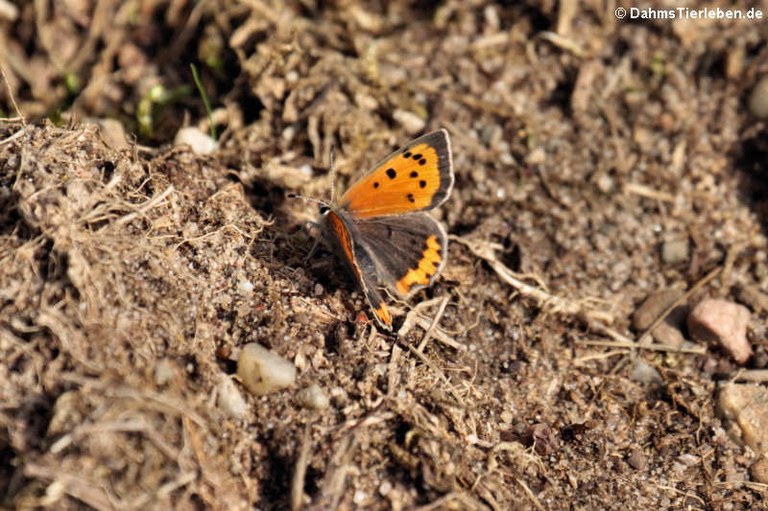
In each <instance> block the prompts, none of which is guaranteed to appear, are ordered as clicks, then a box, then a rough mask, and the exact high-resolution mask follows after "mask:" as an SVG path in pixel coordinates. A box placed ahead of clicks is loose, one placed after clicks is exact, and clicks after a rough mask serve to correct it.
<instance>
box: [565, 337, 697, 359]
mask: <svg viewBox="0 0 768 511" xmlns="http://www.w3.org/2000/svg"><path fill="white" fill-rule="evenodd" d="M574 342H575V343H576V344H584V345H585V346H606V347H610V348H626V349H631V350H637V349H640V350H649V351H665V352H672V353H690V354H693V355H706V353H707V349H706V348H705V347H704V346H701V347H698V348H677V347H675V346H669V345H667V344H638V343H636V342H634V341H582V340H576V341H574Z"/></svg>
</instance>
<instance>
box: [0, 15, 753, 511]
mask: <svg viewBox="0 0 768 511" xmlns="http://www.w3.org/2000/svg"><path fill="white" fill-rule="evenodd" d="M20 4H23V5H20V6H18V5H17V6H16V7H15V8H10V9H9V8H8V5H11V4H9V3H8V2H6V1H0V7H2V8H3V9H0V67H2V69H3V76H2V80H1V81H0V117H3V118H4V120H3V121H0V205H1V207H0V354H2V363H0V396H2V397H1V399H0V495H2V499H3V500H2V504H3V506H7V507H16V508H32V507H36V508H39V507H42V508H51V509H83V508H95V509H290V508H293V509H396V510H399V509H424V510H426V509H493V510H509V509H547V510H549V509H552V510H557V509H622V510H648V509H724V510H725V509H727V510H738V509H757V508H759V507H760V506H763V505H764V504H763V497H764V494H765V491H766V487H765V485H763V484H761V483H759V482H756V481H754V480H752V476H751V474H750V473H749V467H750V466H751V465H752V464H753V463H754V461H755V460H756V458H757V454H756V453H754V452H752V451H751V450H750V449H748V448H746V447H743V446H741V445H739V444H738V443H737V442H736V441H735V440H734V439H732V438H731V437H730V436H728V435H727V434H726V431H725V427H724V425H723V423H722V422H721V420H720V418H718V416H717V414H716V413H715V402H716V397H717V394H718V387H719V385H720V384H721V382H723V381H727V380H729V379H730V378H732V377H733V376H734V375H735V374H736V372H737V371H738V370H740V369H743V368H740V367H739V366H737V365H736V364H735V363H733V362H732V361H730V360H729V358H728V357H727V355H725V354H724V353H722V352H721V351H718V350H717V349H716V348H715V347H713V346H701V345H695V344H689V345H685V346H684V348H688V349H685V350H682V351H680V350H677V351H675V350H672V351H664V350H662V349H660V347H659V346H658V345H655V344H650V345H649V344H645V345H644V347H643V349H636V348H634V347H633V346H635V344H634V343H633V342H627V340H628V341H635V340H637V339H638V338H639V337H640V336H641V334H642V333H643V332H638V331H634V330H633V327H632V314H633V312H634V311H635V310H636V309H637V307H638V306H639V304H640V303H642V302H643V301H644V300H645V299H646V298H647V297H648V296H649V295H652V294H654V293H657V292H659V291H668V290H674V289H680V290H689V289H691V288H693V287H694V286H696V285H697V284H700V285H699V287H698V288H696V289H695V292H694V293H692V294H691V296H690V297H689V299H688V302H689V303H694V302H695V301H696V300H698V299H701V298H702V297H705V296H714V297H720V298H726V299H729V300H735V301H740V300H741V301H744V300H743V299H742V298H740V297H742V296H744V295H743V293H741V291H740V290H743V289H749V290H750V292H751V293H752V294H751V295H750V296H754V293H758V295H759V293H768V261H767V260H766V225H768V171H766V165H765V162H766V158H767V157H768V145H766V140H767V138H766V135H767V134H766V125H765V123H764V122H763V121H760V120H759V119H756V118H755V117H753V116H751V115H750V112H749V109H748V107H747V104H748V97H749V94H750V91H751V90H752V88H753V87H754V85H755V83H756V82H757V80H758V79H759V77H760V76H761V74H762V73H765V72H766V71H768V46H766V44H765V31H764V27H765V25H764V23H761V22H755V21H746V20H743V21H727V20H674V21H670V20H657V21H641V20H635V21H618V20H617V19H616V17H615V16H614V13H613V10H612V8H610V9H604V8H603V6H602V4H600V3H577V2H572V1H570V0H564V1H561V2H559V3H556V2H549V1H545V2H540V3H539V2H532V1H529V2H524V3H520V4H512V5H510V4H508V3H506V2H500V3H494V2H484V1H472V2H464V1H458V0H456V1H446V2H440V3H433V2H405V1H395V2H360V1H356V0H345V1H339V2H319V1H316V0H301V1H299V0H297V1H294V2H289V3H287V5H286V4H284V2H281V1H278V0H274V1H265V0H249V1H247V2H246V1H243V2H235V1H233V0H223V1H220V2H212V1H207V2H206V1H202V2H197V1H192V0H173V1H170V0H151V1H150V0H145V1H139V0H134V1H124V2H117V1H111V0H100V1H94V0H68V1H66V2H27V3H20ZM13 5H16V4H13ZM748 7H749V6H747V5H740V8H742V9H744V10H746V9H747V8H748ZM765 14H768V13H765ZM190 63H194V64H195V65H196V68H197V71H198V74H199V76H200V84H201V87H202V88H203V89H204V91H205V95H206V97H207V100H208V101H209V103H210V105H211V109H212V112H211V115H210V117H209V116H207V115H206V109H205V107H204V103H203V100H202V99H201V94H200V93H199V92H198V89H197V87H196V86H195V81H194V80H193V78H192V74H191V72H190V67H189V64H190ZM104 119H115V120H117V121H119V124H118V123H114V122H105V121H104ZM211 122H212V123H213V124H214V126H215V128H216V130H217V132H218V139H219V143H220V145H219V149H218V150H217V151H216V152H215V153H213V154H211V155H208V156H201V155H197V154H195V153H194V152H192V150H190V148H189V147H187V146H183V145H181V146H170V145H169V144H170V143H171V142H172V140H173V136H174V134H175V133H176V131H177V130H178V129H179V128H180V127H182V126H183V125H193V126H197V127H199V128H200V129H201V130H202V131H204V132H207V131H208V129H209V128H210V125H211ZM99 124H100V126H101V127H98V125H99ZM439 127H445V128H446V129H447V130H448V131H449V132H450V133H451V137H452V145H453V158H454V165H455V171H456V185H455V188H454V191H453V194H452V196H451V198H450V199H449V201H448V202H447V203H446V204H445V205H444V206H443V207H442V208H441V209H440V210H439V211H437V212H436V215H437V217H438V218H440V219H441V220H442V221H443V222H444V224H445V225H446V227H447V229H448V232H449V233H450V234H451V235H452V239H453V240H454V241H453V242H452V244H451V246H450V250H449V263H448V267H447V268H446V270H445V271H444V273H443V275H442V276H441V278H440V279H439V280H438V282H437V283H436V285H434V286H433V287H431V288H430V289H428V290H425V291H423V292H421V293H420V294H418V295H417V296H416V297H414V299H413V300H411V301H410V302H409V303H401V304H395V306H394V308H395V309H396V310H397V312H398V314H399V315H398V316H397V317H396V318H395V324H396V327H397V328H398V329H400V328H401V327H403V326H405V327H407V328H403V329H402V330H401V333H400V335H394V334H393V335H388V334H385V333H382V332H380V331H378V330H377V329H376V327H375V325H374V324H372V323H371V321H370V320H369V319H368V311H367V310H366V305H365V302H364V300H363V297H362V296H361V294H360V293H359V292H357V291H355V289H354V287H353V285H351V283H350V282H349V280H348V279H347V278H346V277H345V275H344V273H343V272H342V271H341V270H340V268H341V267H340V266H339V265H338V264H337V262H336V261H334V260H333V259H332V258H331V257H327V256H328V253H327V252H326V251H324V250H323V249H322V248H321V249H320V250H319V252H318V254H317V256H316V257H314V258H312V259H310V260H308V261H306V262H305V260H304V258H305V256H306V255H307V253H308V252H309V250H310V248H311V246H312V244H313V238H314V237H316V234H317V233H316V232H315V230H314V229H313V228H312V224H311V222H312V221H314V220H316V218H317V217H316V207H315V206H314V205H313V204H311V203H305V202H303V201H298V200H288V199H286V196H287V194H288V193H301V194H303V195H308V196H314V197H320V198H328V197H329V196H330V194H331V188H332V187H333V185H334V183H335V181H334V180H333V177H332V175H331V173H330V172H329V166H330V160H329V158H330V152H331V148H332V147H333V148H335V167H336V169H337V181H338V183H339V188H341V187H343V186H344V184H346V183H348V182H349V180H350V178H352V177H354V176H356V175H357V174H358V173H359V172H361V171H364V170H365V169H366V168H368V167H369V166H370V165H372V164H374V163H375V162H376V161H378V160H379V159H380V158H381V157H383V156H384V155H386V154H387V153H388V152H389V151H391V150H392V149H394V148H395V147H397V146H398V145H401V144H403V143H405V142H407V141H408V140H410V139H411V138H414V137H415V136H417V135H419V134H421V133H424V132H427V131H429V130H432V129H437V128H439ZM121 130H125V132H127V133H130V134H132V135H131V136H129V137H128V139H127V140H125V139H124V138H123V137H122V133H121ZM665 248H666V249H668V250H669V251H670V252H674V254H673V255H669V254H667V253H666V252H665ZM673 249H674V250H673ZM665 254H667V255H665ZM513 272H517V273H513ZM713 272H714V273H713ZM515 276H516V278H517V279H518V280H517V281H515V280H512V279H513V277H515ZM702 281H703V282H702ZM520 283H524V284H526V285H527V286H528V287H524V286H521V285H520ZM763 303H764V302H763ZM417 304H421V305H418V306H417ZM759 304H760V302H759V301H755V302H752V303H745V305H747V306H748V307H749V308H750V311H751V313H752V320H751V323H750V330H749V336H750V337H749V340H750V342H751V343H752V348H753V350H754V355H753V356H752V358H751V359H750V360H749V361H748V362H747V365H746V369H761V368H764V367H765V366H766V365H767V364H768V357H767V356H766V344H768V338H767V337H766V328H765V319H766V315H767V314H768V311H766V310H765V309H764V308H761V307H760V305H759ZM441 307H443V308H441ZM433 322H434V323H435V325H434V326H431V325H432V323H433ZM682 333H683V335H687V332H685V330H684V329H683V330H682ZM622 339H626V340H624V341H622ZM250 342H258V343H260V344H262V345H264V346H266V347H268V348H269V349H271V350H272V351H274V352H275V353H277V354H279V355H281V356H282V357H284V358H286V359H288V360H290V361H292V362H293V363H294V364H295V366H296V367H297V369H298V378H297V381H296V383H295V384H294V385H293V386H292V387H290V388H289V389H287V390H283V391H280V392H277V393H274V394H271V395H268V396H264V397H255V396H251V395H248V394H247V392H246V390H245V389H244V388H243V387H242V385H240V384H239V383H237V382H236V381H235V385H234V387H233V386H232V385H230V384H228V383H227V379H231V378H233V376H234V374H235V372H236V362H235V360H236V358H237V355H238V352H239V350H240V349H241V347H242V346H244V345H245V344H247V343H250ZM661 348H663V347H661ZM642 375H646V376H642ZM648 375H650V376H648ZM312 384H317V385H318V386H319V387H320V388H321V389H323V391H324V392H325V393H326V394H327V396H328V397H329V398H330V406H329V407H328V408H327V409H322V410H315V409H310V408H308V407H306V406H305V405H304V400H303V399H302V398H301V393H300V390H301V389H304V388H306V387H308V386H310V385H312ZM233 389H234V390H233ZM233 392H236V393H239V394H241V395H242V396H243V397H244V398H245V399H246V404H247V406H246V408H245V412H244V414H239V413H237V411H236V410H233V409H232V407H231V406H227V405H226V403H229V402H231V400H232V399H233V398H232V396H231V394H232V393H233ZM297 474H298V476H297Z"/></svg>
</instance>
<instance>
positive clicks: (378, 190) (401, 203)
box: [339, 129, 453, 219]
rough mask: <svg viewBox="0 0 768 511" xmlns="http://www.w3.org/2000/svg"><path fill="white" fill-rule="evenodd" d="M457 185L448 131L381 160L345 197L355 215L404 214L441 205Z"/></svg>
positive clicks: (341, 204) (345, 206)
mask: <svg viewBox="0 0 768 511" xmlns="http://www.w3.org/2000/svg"><path fill="white" fill-rule="evenodd" d="M452 187H453V170H452V162H451V147H450V140H449V139H448V132H447V131H445V130H442V129H441V130H438V131H435V132H432V133H429V134H428V135H424V136H423V137H421V138H418V139H416V140H414V141H413V142H411V143H409V144H408V145H406V146H405V147H403V148H402V149H399V150H397V151H395V152H394V153H392V154H391V155H389V156H388V157H387V158H385V159H384V160H383V161H382V162H380V163H379V164H378V165H377V166H376V167H374V169H373V170H371V171H370V172H368V173H367V174H366V175H365V176H363V177H362V178H361V179H360V180H359V181H357V182H356V183H355V184H353V185H352V186H351V187H350V188H349V190H347V192H346V193H345V194H344V195H343V196H342V197H341V200H340V201H339V207H340V208H342V209H345V210H347V211H348V212H349V213H350V214H351V215H353V216H354V217H355V218H360V219H366V218H372V217H377V216H391V215H403V214H406V213H413V212H416V211H425V210H429V209H432V208H434V207H437V206H439V205H440V204H442V203H443V201H445V199H446V198H447V197H448V194H449V193H450V192H451V188H452Z"/></svg>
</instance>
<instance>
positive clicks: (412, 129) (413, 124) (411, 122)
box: [392, 108, 427, 135]
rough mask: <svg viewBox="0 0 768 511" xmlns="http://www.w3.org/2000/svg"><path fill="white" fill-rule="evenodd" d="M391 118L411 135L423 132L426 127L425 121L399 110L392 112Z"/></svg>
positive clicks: (411, 113)
mask: <svg viewBox="0 0 768 511" xmlns="http://www.w3.org/2000/svg"><path fill="white" fill-rule="evenodd" d="M392 117H393V118H394V119H395V120H396V121H397V122H398V123H400V125H401V126H402V127H403V129H405V131H406V132H408V133H409V134H411V135H413V134H414V133H418V132H419V131H421V130H423V129H424V126H426V125H427V123H426V121H425V120H424V119H422V118H421V117H419V116H418V115H416V114H415V113H413V112H409V111H407V110H401V109H399V108H398V109H397V110H395V111H394V112H392Z"/></svg>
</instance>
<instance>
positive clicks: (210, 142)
mask: <svg viewBox="0 0 768 511" xmlns="http://www.w3.org/2000/svg"><path fill="white" fill-rule="evenodd" d="M184 144H186V145H188V146H189V147H190V148H191V149H192V152H194V153H196V154H211V153H212V152H213V151H215V150H216V146H217V145H218V144H217V143H216V141H215V140H214V139H212V138H211V136H210V135H208V134H206V133H203V132H202V131H200V130H199V129H197V128H196V127H194V126H188V127H186V128H181V129H180V130H179V131H178V132H177V133H176V138H174V139H173V145H184Z"/></svg>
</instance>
